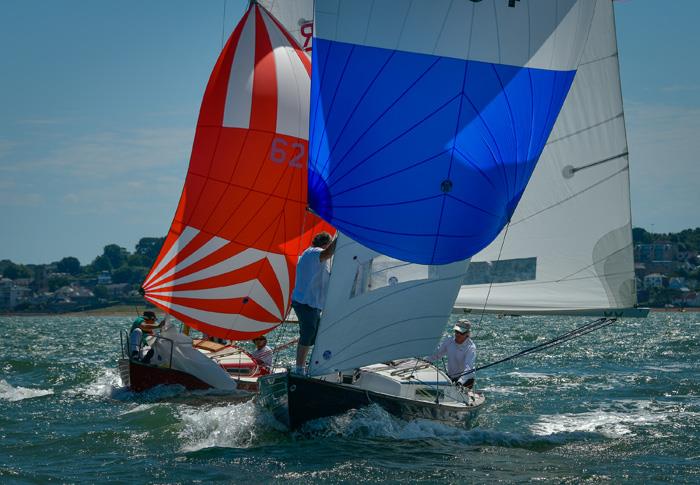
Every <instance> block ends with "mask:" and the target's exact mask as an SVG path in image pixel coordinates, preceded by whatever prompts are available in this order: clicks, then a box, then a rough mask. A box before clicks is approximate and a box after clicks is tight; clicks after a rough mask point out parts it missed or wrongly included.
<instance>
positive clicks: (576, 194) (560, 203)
mask: <svg viewBox="0 0 700 485" xmlns="http://www.w3.org/2000/svg"><path fill="white" fill-rule="evenodd" d="M625 153H626V152H625ZM622 156H624V154H623V155H619V156H618V157H616V158H620V157H622ZM628 169H629V164H628V165H625V166H624V167H622V168H621V169H620V170H618V171H617V172H614V173H612V174H610V175H608V176H607V177H605V178H603V179H601V180H599V181H597V182H596V183H594V184H592V185H589V186H588V187H586V188H584V189H582V190H580V191H578V192H576V193H575V194H572V195H570V196H569V197H566V198H565V199H562V200H560V201H559V202H557V203H556V204H552V205H550V206H548V207H545V208H544V209H540V210H538V211H537V212H534V213H532V214H530V215H529V216H526V217H523V218H522V219H518V220H517V221H515V222H513V223H512V224H511V225H513V226H514V225H516V224H520V223H521V222H525V221H527V220H528V219H532V218H533V217H535V216H538V215H540V214H542V213H543V212H547V211H548V210H550V209H553V208H555V207H558V206H560V205H562V204H564V203H565V202H568V201H570V200H571V199H575V198H576V197H578V196H579V195H581V194H583V193H585V192H588V191H589V190H591V189H593V188H595V187H597V186H598V185H601V184H603V183H605V182H607V181H608V180H610V179H612V178H614V177H616V176H618V175H620V174H621V173H624V172H625V171H627V170H628Z"/></svg>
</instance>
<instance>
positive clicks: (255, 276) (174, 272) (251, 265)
mask: <svg viewBox="0 0 700 485" xmlns="http://www.w3.org/2000/svg"><path fill="white" fill-rule="evenodd" d="M310 72H311V65H310V61H309V58H308V57H307V56H306V55H305V54H304V53H303V51H302V50H301V48H300V47H299V46H298V44H297V43H296V42H295V40H294V39H293V38H292V37H291V36H290V35H289V33H287V32H286V31H285V29H284V27H282V25H281V24H279V22H277V21H276V20H275V19H274V18H273V17H272V16H271V15H270V13H269V12H267V11H266V10H265V9H264V8H262V7H260V6H259V5H257V4H256V3H255V2H252V3H251V5H250V7H249V8H248V10H247V12H246V13H245V15H244V16H243V18H242V19H241V21H240V22H239V24H238V26H237V27H236V29H235V30H234V31H233V33H232V34H231V37H230V38H229V39H228V42H227V43H226V45H225V46H224V49H223V51H222V52H221V55H220V56H219V59H218V61H217V63H216V65H215V67H214V70H213V72H212V74H211V77H210V79H209V84H208V85H207V88H206V91H205V93H204V99H203V100H202V107H201V110H200V114H199V121H198V123H197V132H196V135H195V139H194V145H193V148H192V156H191V159H190V165H189V169H188V172H187V178H186V181H185V185H184V188H183V191H182V196H181V198H180V202H179V205H178V208H177V211H176V213H175V217H174V220H173V222H172V225H171V227H170V230H169V232H168V235H167V237H166V240H165V243H164V245H163V248H162V249H161V252H160V254H159V255H158V258H157V259H156V262H155V263H154V265H153V268H151V271H150V272H149V274H148V276H147V277H146V280H145V282H144V283H143V289H144V291H145V297H146V299H147V300H149V301H150V302H152V303H154V304H155V305H157V306H158V307H160V308H162V309H163V310H165V311H166V312H167V313H170V314H172V315H174V316H175V317H177V318H179V319H181V320H182V321H183V322H185V323H186V324H188V325H189V326H191V327H193V328H196V329H198V330H200V331H202V332H204V333H206V334H209V335H213V336H217V337H221V338H227V339H236V340H241V339H246V338H252V337H253V336H256V335H260V334H264V333H266V332H268V331H270V330H272V329H273V328H275V327H276V326H277V325H278V324H279V323H280V322H282V321H283V320H284V318H285V316H286V313H287V310H288V309H289V306H290V303H291V302H290V295H291V291H292V289H293V287H294V273H295V267H296V262H297V257H298V255H299V254H300V253H301V251H303V250H304V248H306V247H307V246H308V245H309V242H310V239H311V238H312V237H313V235H314V234H315V233H316V232H318V231H320V230H332V229H331V228H330V226H328V225H327V224H325V223H323V222H321V221H320V219H318V218H316V217H315V216H313V215H312V214H311V213H308V212H307V211H306V206H307V200H306V191H307V168H306V162H307V153H308V150H307V140H308V117H309V89H310Z"/></svg>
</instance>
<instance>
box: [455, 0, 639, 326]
mask: <svg viewBox="0 0 700 485" xmlns="http://www.w3.org/2000/svg"><path fill="white" fill-rule="evenodd" d="M619 76H620V75H619V67H618V58H617V44H616V40H615V25H614V15H613V6H612V2H611V0H599V1H598V2H597V3H596V9H595V15H594V19H593V24H592V26H591V33H590V36H589V38H588V42H587V43H586V47H585V49H584V53H583V57H582V59H581V64H580V65H579V69H578V73H577V74H576V78H575V79H574V83H573V85H572V87H571V90H570V92H569V95H568V97H567V99H566V101H565V103H564V106H563V108H562V111H561V113H560V114H559V118H558V119H557V123H556V124H555V126H554V129H553V130H552V133H551V135H550V137H549V140H548V142H547V145H546V147H545V149H544V152H543V153H542V156H541V158H540V161H539V163H538V164H537V167H536V168H535V171H534V173H533V175H532V178H531V180H530V183H529V185H528V187H527V189H526V191H525V194H524V195H523V198H522V200H521V202H520V204H519V205H518V208H517V209H516V211H515V213H514V214H513V217H512V219H511V224H510V226H509V227H507V228H506V229H504V231H503V232H502V233H501V235H500V236H499V237H498V238H497V239H496V240H495V241H494V242H493V243H492V244H491V245H490V246H488V247H487V248H486V249H484V250H483V251H482V252H480V253H479V254H477V255H476V256H474V257H473V259H472V265H471V267H470V270H469V272H468V273H467V276H466V278H465V285H464V286H463V287H462V290H461V291H460V293H459V297H458V299H457V302H456V304H455V306H456V307H457V308H471V309H478V310H480V309H482V308H483V307H484V302H486V298H487V294H488V302H487V304H486V307H485V308H486V310H488V311H497V312H503V313H526V312H529V313H557V312H560V313H567V312H570V311H575V310H600V309H603V310H605V309H621V308H629V307H632V306H634V305H635V303H636V293H635V282H634V261H633V248H632V233H631V215H630V191H629V162H628V155H627V138H626V133H625V122H624V113H623V108H622V94H621V91H620V77H619ZM506 231H507V236H506V239H505V243H503V236H504V234H506ZM501 247H502V251H501ZM499 254H500V256H499ZM492 282H493V284H492V286H491V288H490V294H489V287H490V284H491V283H492Z"/></svg>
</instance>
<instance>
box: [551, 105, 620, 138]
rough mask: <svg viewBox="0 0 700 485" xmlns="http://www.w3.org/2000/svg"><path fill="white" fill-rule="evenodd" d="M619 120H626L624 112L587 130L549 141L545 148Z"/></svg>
mask: <svg viewBox="0 0 700 485" xmlns="http://www.w3.org/2000/svg"><path fill="white" fill-rule="evenodd" d="M619 118H624V113H623V112H620V113H618V114H616V115H615V116H613V117H611V118H608V119H605V120H603V121H599V122H598V123H595V124H593V125H589V126H587V127H586V128H582V129H580V130H578V131H574V132H573V133H569V134H567V135H563V136H560V137H559V138H555V139H553V140H549V141H548V142H547V144H546V145H545V146H549V145H552V144H554V143H557V142H560V141H562V140H566V139H567V138H571V137H572V136H576V135H580V134H581V133H585V132H586V131H589V130H592V129H593V128H597V127H599V126H602V125H604V124H606V123H610V122H611V121H615V120H616V119H619Z"/></svg>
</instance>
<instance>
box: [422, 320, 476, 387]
mask: <svg viewBox="0 0 700 485" xmlns="http://www.w3.org/2000/svg"><path fill="white" fill-rule="evenodd" d="M453 329H454V332H455V334H454V337H449V338H446V339H445V340H443V342H442V344H440V347H439V348H438V350H437V352H436V353H435V354H434V355H432V356H430V357H428V360H430V361H436V360H438V359H441V358H442V357H444V356H445V355H447V375H448V376H449V377H450V378H451V379H452V381H453V382H454V383H455V384H458V385H460V386H464V387H467V388H469V389H471V388H472V387H473V386H474V372H469V371H472V370H474V364H475V362H476V345H474V342H472V339H471V338H470V337H471V330H472V326H471V323H470V322H469V320H459V321H458V322H457V323H456V324H455V326H454V327H453Z"/></svg>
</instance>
